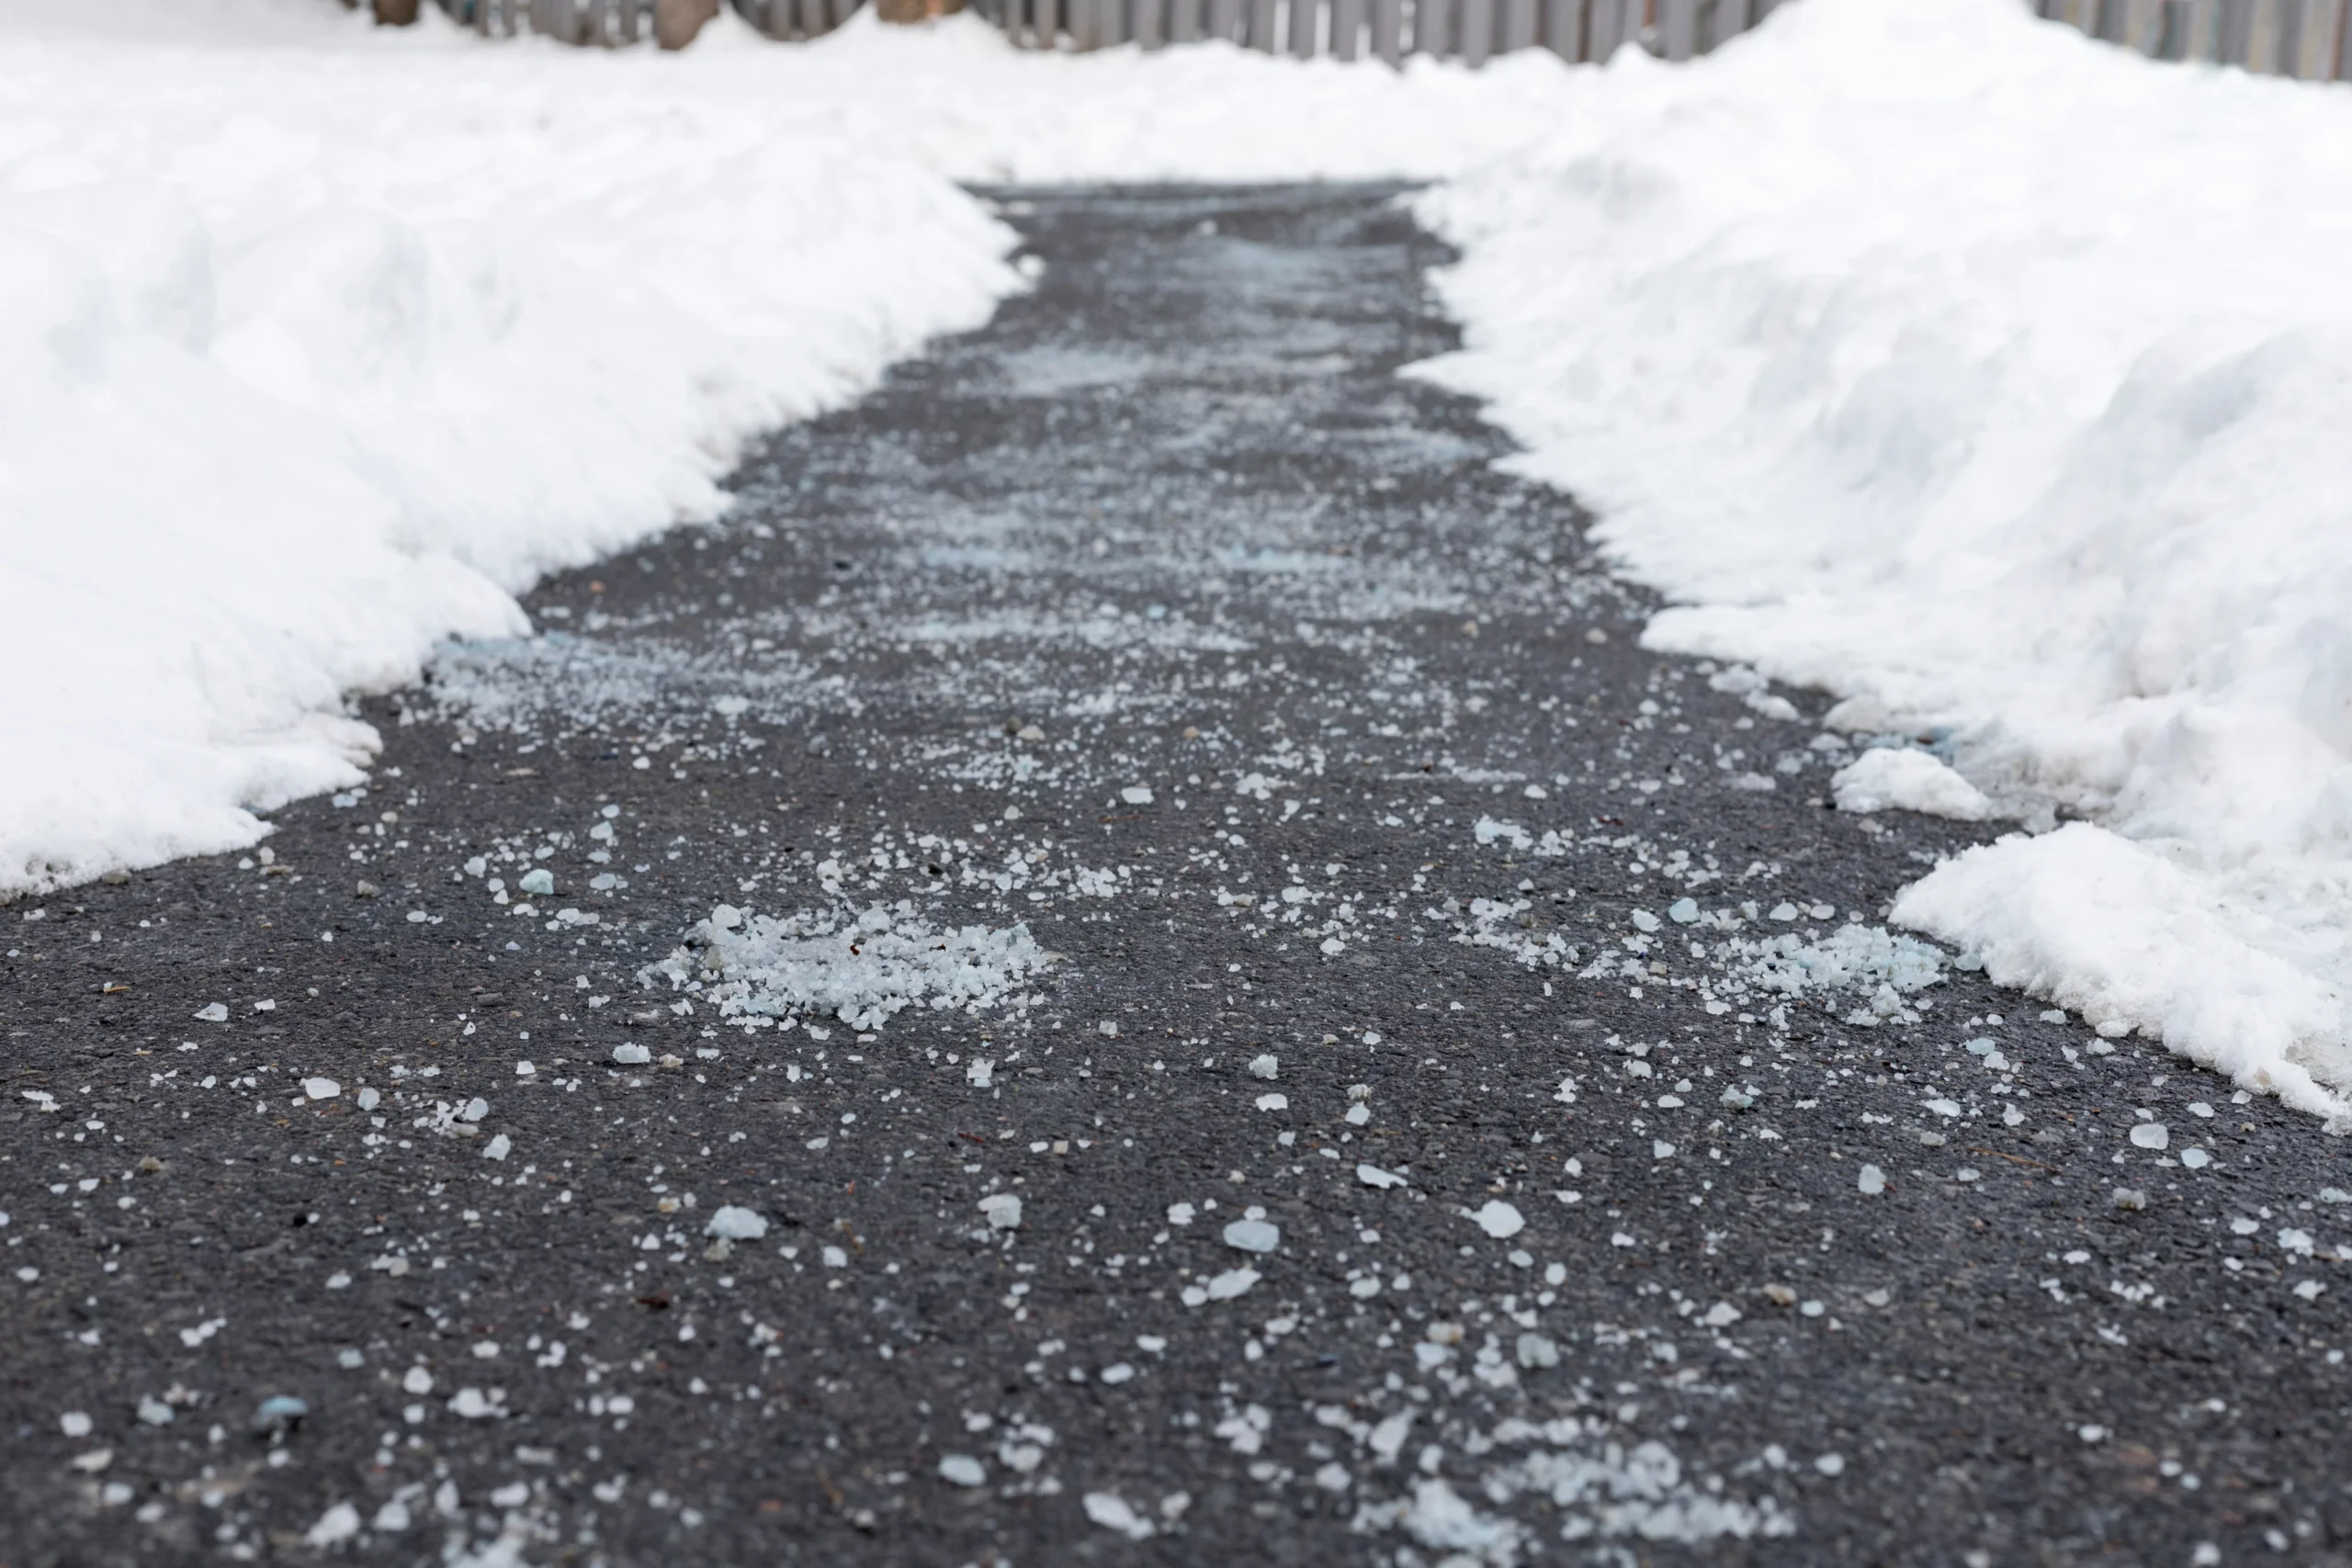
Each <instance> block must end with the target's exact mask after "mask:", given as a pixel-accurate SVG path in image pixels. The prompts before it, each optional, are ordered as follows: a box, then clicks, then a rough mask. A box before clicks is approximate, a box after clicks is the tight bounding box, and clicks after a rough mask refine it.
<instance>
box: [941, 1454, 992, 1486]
mask: <svg viewBox="0 0 2352 1568" xmlns="http://www.w3.org/2000/svg"><path fill="white" fill-rule="evenodd" d="M939 1478H940V1479H941V1480H942V1481H944V1482H946V1483H948V1484H949V1485H950V1486H985V1485H987V1484H988V1479H989V1472H988V1471H987V1470H986V1469H985V1468H984V1467H983V1466H982V1465H981V1463H980V1461H978V1460H976V1459H974V1458H973V1457H972V1456H971V1455H969V1454H947V1455H945V1456H944V1457H942V1458H941V1460H940V1461H939Z"/></svg>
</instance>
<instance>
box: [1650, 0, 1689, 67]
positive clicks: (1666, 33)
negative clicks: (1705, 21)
mask: <svg viewBox="0 0 2352 1568" xmlns="http://www.w3.org/2000/svg"><path fill="white" fill-rule="evenodd" d="M1657 10H1658V15H1657V33H1658V52H1659V53H1660V54H1662V55H1664V56H1665V57H1666V58H1667V59H1668V60H1671V61H1674V62H1678V63H1679V62H1682V61H1685V60H1688V59H1690V58H1691V52H1692V50H1693V47H1694V46H1695V45H1696V44H1697V43H1698V41H1699V0H1658V8H1657Z"/></svg>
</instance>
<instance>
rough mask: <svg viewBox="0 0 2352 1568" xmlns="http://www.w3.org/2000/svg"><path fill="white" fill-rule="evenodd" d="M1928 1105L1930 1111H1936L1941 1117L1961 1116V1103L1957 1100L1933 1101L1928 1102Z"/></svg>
mask: <svg viewBox="0 0 2352 1568" xmlns="http://www.w3.org/2000/svg"><path fill="white" fill-rule="evenodd" d="M1927 1105H1928V1110H1930V1111H1934V1112H1935V1113H1936V1114H1937V1115H1939V1116H1957V1115H1959V1114H1960V1101H1958V1100H1928V1102H1927Z"/></svg>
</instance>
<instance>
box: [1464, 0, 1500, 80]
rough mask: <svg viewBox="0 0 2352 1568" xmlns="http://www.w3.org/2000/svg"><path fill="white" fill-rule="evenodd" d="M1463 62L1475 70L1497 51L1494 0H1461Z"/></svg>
mask: <svg viewBox="0 0 2352 1568" xmlns="http://www.w3.org/2000/svg"><path fill="white" fill-rule="evenodd" d="M1461 6H1462V9H1461V13H1460V16H1461V23H1462V62H1463V63H1464V65H1467V66H1469V67H1470V68H1471V69H1472V70H1473V71H1475V70H1476V69H1477V68H1478V67H1479V66H1481V65H1484V64H1485V63H1487V56H1488V55H1490V54H1492V53H1493V52H1494V51H1495V47H1494V46H1495V36H1494V26H1495V20H1494V18H1495V6H1494V0H1461Z"/></svg>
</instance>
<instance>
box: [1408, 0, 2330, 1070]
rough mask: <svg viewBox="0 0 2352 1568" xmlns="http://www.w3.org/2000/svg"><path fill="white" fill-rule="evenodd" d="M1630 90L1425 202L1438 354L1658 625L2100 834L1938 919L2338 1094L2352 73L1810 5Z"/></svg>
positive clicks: (1841, 718) (1928, 889)
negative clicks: (2315, 81) (1914, 741)
mask: <svg viewBox="0 0 2352 1568" xmlns="http://www.w3.org/2000/svg"><path fill="white" fill-rule="evenodd" d="M1584 85H1585V89H1586V91H1585V93H1584V96H1583V98H1582V101H1581V103H1580V106H1579V110H1578V113H1577V115H1576V116H1575V117H1573V118H1566V119H1564V120H1563V121H1562V122H1561V124H1560V125H1559V126H1558V127H1557V128H1556V129H1555V130H1554V131H1553V132H1552V133H1551V134H1550V135H1548V136H1547V138H1546V139H1545V141H1544V142H1543V143H1542V144H1540V145H1537V146H1534V147H1532V148H1530V149H1529V150H1527V151H1525V152H1521V153H1518V154H1515V155H1512V156H1510V157H1507V158H1503V159H1500V160H1498V161H1497V162H1496V163H1494V164H1490V165H1487V166H1486V167H1484V168H1481V169H1479V170H1476V171H1474V172H1472V173H1471V174H1469V175H1465V176H1464V177H1463V178H1462V179H1459V180H1457V181H1455V182H1453V183H1452V184H1450V185H1447V186H1440V187H1437V188H1434V189H1432V190H1430V191H1428V192H1425V193H1423V194H1422V195H1421V196H1420V197H1418V198H1417V203H1418V209H1419V212H1420V214H1421V216H1422V217H1423V219H1424V220H1425V221H1427V222H1429V223H1430V224H1431V225H1432V226H1433V227H1434V228H1436V229H1437V230H1438V231H1440V232H1441V233H1442V234H1444V235H1445V236H1446V237H1448V238H1449V239H1451V240H1453V242H1454V243H1456V244H1457V245H1458V246H1459V247H1460V248H1461V250H1462V253H1463V259H1462V261H1461V262H1460V263H1458V264H1457V265H1455V266H1453V267H1452V268H1451V269H1449V270H1447V271H1446V272H1445V273H1444V274H1442V276H1441V278H1440V290H1441V294H1442V298H1443V299H1444V300H1445V301H1446V303H1447V304H1448V305H1449V307H1450V308H1451V309H1452V310H1453V312H1454V313H1455V315H1456V316H1457V317H1458V318H1459V319H1461V320H1462V321H1464V344H1465V347H1464V350H1463V351H1462V352H1460V353H1457V354H1453V355H1447V356H1444V357H1442V358H1441V359H1438V360H1435V361H1432V362H1430V363H1429V364H1427V365H1425V366H1422V367H1419V371H1418V373H1419V374H1422V375H1425V376H1428V377H1430V378H1432V379H1434V380H1436V381H1438V382H1440V383H1442V384H1443V385H1446V386H1448V387H1451V388H1453V389H1458V390H1462V391H1465V392H1469V393H1472V394H1474V395H1476V396H1480V397H1483V398H1485V399H1487V400H1489V404H1490V408H1491V411H1492V413H1493V415H1494V417H1495V418H1497V419H1498V422H1499V423H1502V424H1503V425H1504V426H1505V427H1506V428H1507V429H1509V430H1510V431H1511V432H1512V433H1513V434H1515V435H1517V436H1518V437H1519V439H1520V440H1521V442H1522V443H1523V444H1524V446H1526V448H1527V452H1526V454H1525V456H1523V457H1521V458H1518V459H1515V463H1516V466H1517V467H1519V468H1521V470H1522V471H1524V472H1527V473H1529V474H1531V475H1532V476H1534V477H1536V478H1539V479H1546V480H1549V481H1551V482H1555V483H1558V484H1561V485H1563V486H1566V487H1567V488H1571V489H1574V490H1576V491H1577V492H1578V493H1579V494H1580V495H1582V496H1583V497H1585V498H1586V499H1587V500H1588V501H1589V502H1592V503H1593V504H1595V505H1596V507H1597V508H1598V510H1599V511H1600V513H1601V514H1602V519H1603V520H1602V522H1601V524H1600V527H1599V530H1598V534H1599V537H1600V541H1601V542H1602V544H1603V545H1604V547H1605V548H1606V549H1607V550H1608V551H1609V552H1610V554H1611V558H1612V559H1613V561H1614V563H1615V564H1616V566H1617V567H1618V568H1619V569H1620V570H1623V571H1625V572H1626V573H1628V574H1629V575H1631V576H1632V577H1634V578H1635V579H1637V580H1639V581H1644V582H1646V583H1648V584H1650V585H1652V586H1654V587H1657V589H1659V590H1661V591H1662V592H1665V593H1666V594H1667V595H1668V598H1669V599H1670V600H1671V601H1673V602H1674V604H1673V607H1671V608H1669V609H1668V610H1666V611H1664V612H1663V613H1661V614H1660V615H1657V617H1656V618H1655V619H1654V620H1653V622H1652V623H1651V626H1650V627H1649V628H1648V631H1647V632H1646V634H1645V639H1644V640H1645V645H1646V646H1649V647H1651V648H1654V649H1662V650H1668V651H1675V652H1681V653H1686V654H1691V655H1702V656H1706V657H1710V658H1717V659H1725V660H1741V661H1746V662H1748V663H1752V664H1753V665H1754V666H1755V667H1756V668H1758V670H1760V671H1763V672H1764V673H1766V674H1768V675H1770V676H1772V677H1774V678H1777V679H1779V680H1781V681H1785V682H1790V683H1792V684H1796V685H1805V686H1811V687H1815V688H1817V689H1822V690H1826V691H1828V692H1830V693H1833V694H1837V695H1838V696H1839V697H1840V698H1842V699H1844V700H1843V701H1842V702H1841V703H1840V704H1839V705H1838V707H1837V708H1834V709H1833V710H1832V711H1831V713H1830V714H1829V716H1828V718H1827V721H1826V722H1827V723H1829V724H1830V725H1831V726H1833V727H1835V728H1844V729H1849V730H1854V731H1859V732H1861V733H1863V734H1866V735H1867V734H1882V735H1883V734H1885V733H1887V732H1896V733H1898V734H1905V735H1912V736H1917V735H1919V734H1921V733H1923V732H1929V731H1938V732H1949V734H1950V736H1951V751H1952V753H1953V755H1954V759H1955V761H1957V762H1958V764H1959V766H1960V769H1961V771H1962V773H1964V774H1966V775H1968V777H1969V781H1970V782H1971V783H1973V784H1977V785H1978V786H1979V787H1981V788H1983V789H1984V790H1985V792H1986V793H1987V794H1989V795H1991V796H1992V797H1993V798H1994V799H1995V800H1996V801H2001V802H2006V803H2016V802H2020V801H2022V802H2025V803H2027V805H2028V808H2029V809H2032V808H2033V807H2034V805H2035V804H2036V803H2039V806H2040V809H2039V810H2038V811H2037V812H2036V813H2035V815H2037V816H2038V817H2040V818H2041V820H2042V822H2043V824H2044V825H2049V823H2050V821H2051V820H2052V818H2054V816H2055V814H2056V813H2057V812H2058V811H2060V810H2061V809H2063V810H2064V811H2065V812H2066V813H2067V814H2069V815H2075V816H2079V817H2085V818H2089V819H2090V820H2092V821H2094V822H2096V823H2098V827H2082V828H2078V829H2070V830H2069V835H2071V836H2066V835H2062V836H2059V837H2060V838H2061V840H2062V841H2060V842H2054V843H2053V842H2046V841H2045V840H2035V841H2033V842H2032V843H2030V844H2024V845H2018V846H2013V847H2007V848H2004V849H2001V850H1999V851H1998V852H1992V851H1985V852H1977V853H1976V854H1975V855H1973V856H1972V857H1968V858H1967V859H1966V860H1965V862H1964V863H1963V865H1962V867H1961V868H1959V869H1955V870H1953V871H1951V873H1950V874H1942V873H1939V874H1938V876H1936V877H1931V878H1930V879H1929V880H1928V883H1927V884H1925V885H1923V886H1921V888H1920V889H1918V890H1917V894H1916V896H1914V897H1907V898H1906V899H1905V901H1904V902H1903V903H1902V904H1900V905H1899V906H1898V909H1897V918H1898V919H1904V920H1905V921H1906V922H1907V923H1911V924H1915V925H1917V926H1920V927H1922V928H1924V929H1925V930H1927V931H1929V932H1931V933H1932V934H1934V935H1936V936H1937V937H1939V938H1940V939H1943V940H1946V941H1951V942H1959V943H1961V944H1962V945H1964V946H1973V947H1975V948H1977V949H1979V950H1980V951H1982V952H1984V953H1985V955H1986V958H1987V961H1988V964H1995V972H1996V978H2002V979H2004V980H2005V982H2006V983H2008V984H2012V985H2022V986H2025V987H2028V988H2029V989H2031V990H2032V991H2033V992H2034V993H2035V994H2036V995H2040V996H2044V997H2047V998H2051V999H2052V1000H2056V1001H2062V1002H2068V1003H2069V1005H2089V1006H2093V1007H2095V1008H2096V1009H2098V1010H2099V1011H2098V1014H2095V1016H2101V1015H2103V1016H2104V1017H2105V1019H2106V1020H2107V1021H2109V1022H2121V1023H2124V1024H2128V1025H2129V1026H2130V1027H2131V1028H2136V1029H2138V1030H2139V1031H2141V1032H2143V1033H2146V1034H2148V1035H2151V1036H2153V1037H2156V1038H2160V1039H2163V1040H2165V1042H2167V1043H2169V1044H2171V1045H2172V1046H2173V1048H2174V1049H2176V1050H2179V1051H2181V1052H2183V1053H2184V1054H2187V1055H2191V1056H2194V1057H2196V1058H2197V1059H2198V1060H2199V1061H2203V1062H2206V1063H2208V1064H2209V1065H2211V1066H2216V1067H2217V1068H2219V1069H2221V1070H2223V1071H2227V1072H2230V1073H2232V1074H2233V1076H2235V1077H2238V1078H2239V1080H2240V1081H2241V1082H2242V1083H2245V1084H2246V1085H2248V1086H2249V1087H2258V1088H2267V1089H2273V1090H2275V1091H2277V1092H2280V1093H2282V1094H2284V1095H2286V1097H2287V1098H2288V1099H2289V1100H2290V1101H2291V1102H2293V1103H2296V1104H2299V1105H2301V1106H2303V1107H2304V1108H2305V1109H2307V1110H2312V1111H2319V1112H2321V1113H2323V1114H2326V1115H2329V1116H2331V1117H2337V1116H2338V1115H2339V1114H2340V1112H2341V1110H2342V1107H2343V1104H2344V1100H2343V1099H2342V1095H2343V1093H2344V1091H2345V1090H2346V1089H2352V1052H2347V1050H2346V1022H2347V1021H2346V1018H2345V1016H2344V1013H2343V1009H2342V1007H2341V998H2343V997H2344V996H2345V995H2346V990H2347V987H2352V917H2347V913H2346V909H2347V905H2346V889H2347V888H2352V622H2347V621H2346V617H2345V616H2344V615H2343V613H2342V607H2343V605H2344V604H2346V603H2352V510H2348V509H2352V502H2346V497H2347V496H2352V446H2347V445H2346V443H2345V442H2343V441H2342V440H2341V439H2340V438H2338V437H2337V436H2336V435H2335V434H2332V433H2334V432H2340V431H2341V429H2342V428H2344V427H2345V425H2346V423H2352V298H2347V297H2346V295H2345V293H2344V291H2343V289H2342V288H2340V287H2338V280H2339V278H2340V258H2341V257H2342V256H2343V255H2344V254H2346V253H2347V251H2352V197H2346V196H2344V195H2343V194H2342V193H2345V192H2346V191H2352V94H2346V93H2343V92H2341V91H2339V90H2326V91H2316V90H2313V89H2312V88H2311V87H2310V86H2308V85H2303V84H2298V83H2291V82H2283V81H2273V80H2267V79H2260V78H2255V77H2251V76H2248V75H2247V74H2245V73H2242V72H2238V71H2222V70H2215V69H2211V68H2206V67H2182V66H2176V65H2166V64H2160V63H2156V62H2149V61H2146V60H2143V59H2140V58H2138V57H2136V56H2134V55H2131V54H2130V53H2128V52H2126V51H2120V50H2116V49H2111V48H2108V47H2106V46H2103V45H2099V44H2097V43H2095V42H2092V41H2091V40H2088V39H2085V38H2083V37H2082V36H2081V35H2080V34H2078V33H2076V32H2075V31H2073V30H2071V29H2068V28H2062V27H2058V26H2054V25H2048V24H2042V23H2040V22H2037V21H2036V20H2034V18H2033V17H2031V16H2030V13H2029V12H2028V11H2027V9H2026V8H2024V7H2021V6H2016V5H2013V4H2011V3H2009V0H1917V4H1912V5H1905V6H1883V5H1879V4H1876V3H1875V0H1807V4H1805V5H1804V6H1785V7H1782V8H1781V10H1779V11H1776V12H1775V13H1774V14H1773V16H1772V17H1770V20H1769V21H1768V22H1767V23H1766V24H1765V25H1764V26H1763V27H1762V28H1758V30H1756V31H1755V32H1753V33H1750V34H1747V35H1744V36H1742V37H1741V38H1739V39H1735V40H1733V41H1732V42H1731V43H1730V44H1728V45H1726V46H1725V47H1724V48H1723V49H1722V50H1720V51H1716V52H1714V53H1713V54H1712V55H1710V56H1708V57H1706V58H1705V59H1703V60H1701V61H1698V62H1693V63H1691V64H1690V65H1687V66H1673V67H1668V66H1666V65H1663V64H1659V63H1657V62H1653V61H1650V60H1647V59H1645V58H1644V57H1642V56H1640V55H1638V54H1637V53H1634V52H1632V51H1628V52H1627V53H1626V54H1625V55H1623V56H1621V57H1620V59H1619V60H1618V61H1616V62H1613V63H1612V64H1611V66H1610V68H1609V69H1608V70H1606V71H1605V72H1599V73H1592V74H1591V75H1590V76H1589V78H1588V79H1587V80H1586V82H1585V84H1584ZM1765 743H1766V744H1768V745H1769V744H1770V741H1769V740H1766V741H1765ZM2095 835H2099V836H2104V838H2105V839H2106V840H2107V841H2105V842H2103V843H2097V844H2094V843H2093V842H2092V837H2093V836H2095ZM2067 870H2074V871H2082V872H2086V873H2087V872H2089V871H2094V870H2095V872H2096V875H2097V878H2098V881H2097V883H2096V884H2095V885H2094V886H2086V887H2083V888H2077V889H2075V890H2073V892H2072V893H2071V894H2070V895H2069V899H2070V901H2069V902H2066V903H2064V905H2063V906H2062V904H2061V902H2060V901H2059V900H2058V898H2057V894H2056V891H2055V889H2054V887H2053V882H2054V879H2056V878H2058V877H2060V876H2061V875H2063V874H2064V872H2065V871H2067ZM2124 888H2130V889H2131V895H2130V897H2126V896H2124V895H2123V894H2122V893H2121V892H2120V890H2121V889H2124ZM2132 897H2136V898H2142V899H2148V900H2155V901H2157V902H2156V903H2154V905H2152V906H2150V907H2147V908H2131V907H2130V905H2131V898H2132ZM2062 913H2063V919H2062ZM2141 944H2153V945H2141ZM1996 951H1998V952H2000V953H2006V954H2007V955H2008V957H2007V958H2006V959H2004V960H2001V961H1999V962H1997V963H1996V961H1995V956H1994V955H1995V953H1996ZM2158 954H2163V955H2166V956H2165V957H2164V958H2159V957H2158V956H2157V955H2158ZM2070 999H2071V1000H2070Z"/></svg>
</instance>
